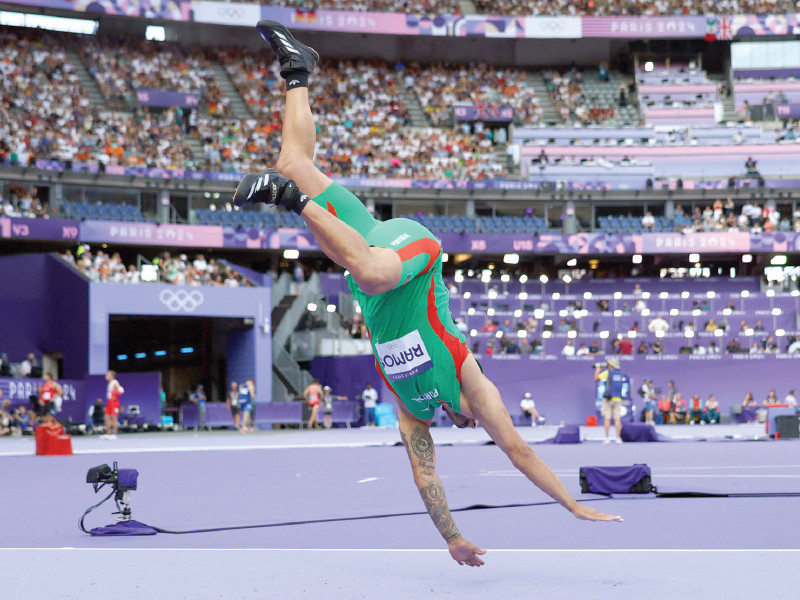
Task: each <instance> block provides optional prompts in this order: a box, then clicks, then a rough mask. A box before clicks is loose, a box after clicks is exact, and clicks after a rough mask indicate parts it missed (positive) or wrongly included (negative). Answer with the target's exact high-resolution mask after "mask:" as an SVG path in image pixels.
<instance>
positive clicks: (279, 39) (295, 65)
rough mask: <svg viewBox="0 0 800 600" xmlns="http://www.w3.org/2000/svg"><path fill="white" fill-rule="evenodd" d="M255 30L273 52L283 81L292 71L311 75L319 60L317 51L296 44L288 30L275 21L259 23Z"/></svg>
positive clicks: (301, 44) (302, 44) (300, 43)
mask: <svg viewBox="0 0 800 600" xmlns="http://www.w3.org/2000/svg"><path fill="white" fill-rule="evenodd" d="M256 29H257V30H258V33H259V34H260V35H261V37H262V38H264V41H266V42H267V43H268V44H269V45H270V46H272V49H273V50H274V51H275V54H276V55H277V57H278V61H280V63H281V77H283V78H284V79H286V76H287V74H290V73H291V72H292V71H305V72H306V73H311V72H312V71H313V70H314V67H316V66H317V61H318V60H319V54H317V51H316V50H314V49H313V48H310V47H308V46H306V45H305V44H304V43H302V42H298V41H297V40H296V39H295V37H294V36H293V35H292V34H291V33H290V32H289V30H288V29H286V27H284V26H283V25H281V24H280V23H278V22H277V21H259V22H258V24H257V25H256Z"/></svg>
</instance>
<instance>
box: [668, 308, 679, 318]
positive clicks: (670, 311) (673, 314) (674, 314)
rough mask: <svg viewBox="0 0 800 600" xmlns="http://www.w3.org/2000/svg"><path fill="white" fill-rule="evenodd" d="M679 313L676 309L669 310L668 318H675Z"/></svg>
mask: <svg viewBox="0 0 800 600" xmlns="http://www.w3.org/2000/svg"><path fill="white" fill-rule="evenodd" d="M679 312H680V311H679V310H678V309H677V308H670V309H669V316H670V317H677V316H678V313H679Z"/></svg>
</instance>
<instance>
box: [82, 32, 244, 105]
mask: <svg viewBox="0 0 800 600" xmlns="http://www.w3.org/2000/svg"><path fill="white" fill-rule="evenodd" d="M80 49H81V50H80V55H81V60H82V61H83V63H84V64H85V65H86V68H87V70H88V71H89V73H91V74H92V76H93V77H94V78H95V80H96V81H97V85H98V87H99V88H100V91H101V92H102V93H103V94H104V95H105V96H106V98H108V99H109V100H117V101H121V102H119V103H118V105H117V106H116V108H120V109H127V108H128V107H130V106H134V105H135V104H136V90H137V89H138V88H147V89H157V90H169V91H173V92H183V93H196V94H199V95H200V96H201V97H202V98H203V100H204V102H206V103H207V104H208V106H209V108H210V109H211V112H219V113H224V112H226V107H227V106H228V105H229V104H230V98H228V97H226V96H225V94H224V93H223V92H222V90H221V89H220V87H219V84H218V83H217V80H216V78H215V76H214V72H213V70H212V69H211V67H210V65H209V62H208V59H207V58H206V56H205V54H204V52H203V51H202V50H200V49H197V48H190V49H188V50H187V49H184V48H182V47H181V46H179V45H177V44H170V43H158V44H154V43H148V42H145V41H144V40H142V39H134V38H132V37H107V36H106V37H96V38H93V39H91V40H89V41H87V42H85V43H83V44H82V45H81V46H80Z"/></svg>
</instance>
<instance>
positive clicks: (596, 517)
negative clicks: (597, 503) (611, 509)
mask: <svg viewBox="0 0 800 600" xmlns="http://www.w3.org/2000/svg"><path fill="white" fill-rule="evenodd" d="M572 514H573V515H575V517H576V518H577V519H581V520H582V521H619V522H620V523H621V522H622V521H623V520H624V519H623V518H622V517H620V516H614V515H607V514H606V513H601V512H600V511H599V510H595V509H593V508H589V507H588V506H584V505H583V504H578V507H577V508H576V509H575V510H573V511H572Z"/></svg>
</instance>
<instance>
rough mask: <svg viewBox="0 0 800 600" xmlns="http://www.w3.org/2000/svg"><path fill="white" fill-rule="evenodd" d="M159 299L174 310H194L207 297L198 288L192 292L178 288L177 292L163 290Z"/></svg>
mask: <svg viewBox="0 0 800 600" xmlns="http://www.w3.org/2000/svg"><path fill="white" fill-rule="evenodd" d="M158 299H159V300H160V301H161V303H162V304H164V305H165V306H166V307H167V308H168V309H170V310H171V311H172V312H178V311H181V310H183V311H186V312H194V311H195V310H197V307H198V306H200V305H201V304H202V303H203V301H204V300H205V297H204V296H203V294H202V293H201V292H198V291H196V290H195V291H192V292H187V291H186V290H178V291H177V292H173V291H172V290H163V291H162V292H161V293H160V294H159V295H158Z"/></svg>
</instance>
